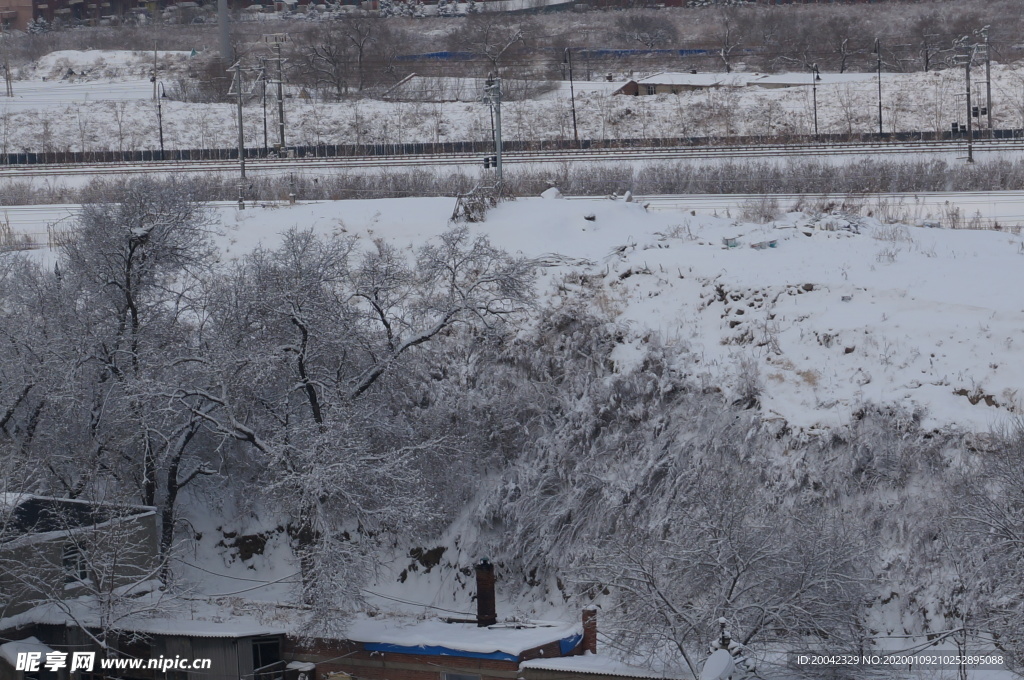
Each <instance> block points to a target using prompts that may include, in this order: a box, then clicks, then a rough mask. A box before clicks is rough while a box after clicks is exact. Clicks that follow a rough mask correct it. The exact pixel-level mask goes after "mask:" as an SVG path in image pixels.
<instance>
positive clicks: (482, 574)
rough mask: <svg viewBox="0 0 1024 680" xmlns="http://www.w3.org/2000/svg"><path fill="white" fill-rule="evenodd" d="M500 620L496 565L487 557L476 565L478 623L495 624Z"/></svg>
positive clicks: (483, 625)
mask: <svg viewBox="0 0 1024 680" xmlns="http://www.w3.org/2000/svg"><path fill="white" fill-rule="evenodd" d="M497 622H498V612H497V609H496V608H495V605H494V565H493V564H491V561H490V560H488V559H487V558H486V557H485V558H483V559H482V560H480V561H479V562H478V563H477V565H476V625H477V626H480V627H481V628H482V627H485V626H493V625H494V624H496V623H497Z"/></svg>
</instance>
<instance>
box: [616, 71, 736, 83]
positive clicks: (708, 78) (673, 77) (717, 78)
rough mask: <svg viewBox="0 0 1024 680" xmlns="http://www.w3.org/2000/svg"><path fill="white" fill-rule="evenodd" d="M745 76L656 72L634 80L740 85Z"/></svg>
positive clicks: (640, 81)
mask: <svg viewBox="0 0 1024 680" xmlns="http://www.w3.org/2000/svg"><path fill="white" fill-rule="evenodd" d="M746 81H747V76H745V75H744V74H740V73H671V72H666V73H656V74H654V75H653V76H648V77H647V78H643V79H641V80H638V81H636V82H637V83H638V84H640V85H686V86H690V87H719V86H727V87H741V86H743V85H746Z"/></svg>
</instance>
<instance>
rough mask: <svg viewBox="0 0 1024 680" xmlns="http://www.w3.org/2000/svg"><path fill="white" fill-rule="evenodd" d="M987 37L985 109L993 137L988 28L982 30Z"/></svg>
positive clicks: (990, 53) (990, 56)
mask: <svg viewBox="0 0 1024 680" xmlns="http://www.w3.org/2000/svg"><path fill="white" fill-rule="evenodd" d="M981 34H982V35H983V36H985V109H986V111H987V112H988V136H989V137H991V136H992V50H991V49H990V45H989V42H988V26H986V27H984V28H983V29H981Z"/></svg>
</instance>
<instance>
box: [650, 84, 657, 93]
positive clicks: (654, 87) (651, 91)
mask: <svg viewBox="0 0 1024 680" xmlns="http://www.w3.org/2000/svg"><path fill="white" fill-rule="evenodd" d="M657 90H658V86H657V85H648V86H647V94H658V91H657Z"/></svg>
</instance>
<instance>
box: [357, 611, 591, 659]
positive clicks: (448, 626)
mask: <svg viewBox="0 0 1024 680" xmlns="http://www.w3.org/2000/svg"><path fill="white" fill-rule="evenodd" d="M346 637H347V638H348V639H350V640H352V641H353V642H362V643H363V645H364V647H365V648H366V649H367V650H368V651H379V652H397V653H402V654H426V655H436V656H461V657H470V658H480V659H501V660H505V661H518V660H519V656H520V655H521V654H522V653H523V652H525V651H526V650H528V649H534V648H536V647H540V646H542V645H547V644H551V643H553V642H557V643H559V650H560V653H562V654H567V653H569V652H570V651H572V649H574V648H575V647H576V645H577V644H579V642H580V640H581V639H582V637H583V629H582V628H581V626H580V625H578V624H576V625H573V624H567V623H555V622H545V621H535V622H530V623H499V624H496V625H493V626H487V627H484V628H480V627H477V626H476V624H466V623H445V622H444V621H441V620H439V619H434V620H427V621H418V620H414V619H408V618H383V619H379V618H368V617H366V618H358V619H356V620H355V621H353V622H352V624H351V626H350V627H349V629H348V632H347V634H346Z"/></svg>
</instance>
